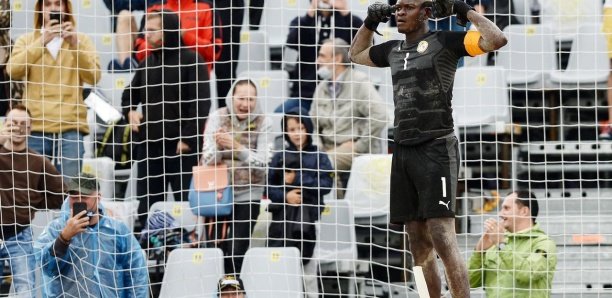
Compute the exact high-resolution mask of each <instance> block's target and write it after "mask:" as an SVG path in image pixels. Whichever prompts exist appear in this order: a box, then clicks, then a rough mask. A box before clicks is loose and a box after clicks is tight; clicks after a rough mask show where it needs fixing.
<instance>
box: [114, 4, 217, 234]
mask: <svg viewBox="0 0 612 298" xmlns="http://www.w3.org/2000/svg"><path fill="white" fill-rule="evenodd" d="M178 29H179V19H178V16H177V15H176V14H175V13H173V12H171V11H167V10H162V11H152V12H150V13H148V14H147V15H146V22H145V30H146V37H147V40H148V44H149V45H151V46H153V47H154V49H153V50H152V53H151V55H150V56H149V57H147V59H146V60H145V61H143V62H142V63H140V66H139V69H138V70H137V71H136V74H135V75H134V78H133V79H132V83H131V84H130V86H129V87H128V88H127V89H126V90H125V91H124V92H123V96H122V98H121V101H122V105H123V113H124V115H125V117H126V119H129V123H130V125H131V127H132V131H133V132H134V133H137V138H138V139H139V140H140V142H138V144H137V145H136V160H138V182H137V186H136V189H137V190H136V192H137V195H138V198H139V199H140V206H139V208H138V213H139V214H140V223H141V224H142V226H144V225H145V224H146V219H147V218H146V214H147V212H148V211H149V207H150V206H151V205H152V204H153V203H155V202H159V201H164V194H165V193H166V188H167V185H168V183H170V184H171V185H172V190H173V192H174V197H175V198H176V199H177V200H183V201H185V200H187V195H188V192H189V184H190V182H191V172H192V167H193V166H194V165H197V163H198V154H199V148H198V146H199V144H201V138H199V134H201V132H202V131H203V129H204V122H205V120H206V116H207V115H208V112H209V110H210V89H209V82H208V81H209V77H208V72H207V71H206V69H205V67H204V64H203V61H202V59H201V57H199V56H198V55H197V54H196V53H195V52H194V51H191V50H189V49H187V48H183V47H181V32H180V31H179V30H178ZM139 104H142V113H141V112H139V111H137V108H138V105H139Z"/></svg>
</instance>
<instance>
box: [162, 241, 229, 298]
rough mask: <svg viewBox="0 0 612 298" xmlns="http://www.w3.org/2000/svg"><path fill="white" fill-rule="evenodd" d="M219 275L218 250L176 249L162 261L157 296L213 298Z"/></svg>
mask: <svg viewBox="0 0 612 298" xmlns="http://www.w3.org/2000/svg"><path fill="white" fill-rule="evenodd" d="M222 276H223V251H221V249H218V248H176V249H174V250H173V251H172V252H170V256H169V257H168V260H167V262H166V269H165V273H164V279H163V282H162V286H161V291H160V294H159V297H160V298H166V297H217V282H218V281H219V279H220V278H221V277H222Z"/></svg>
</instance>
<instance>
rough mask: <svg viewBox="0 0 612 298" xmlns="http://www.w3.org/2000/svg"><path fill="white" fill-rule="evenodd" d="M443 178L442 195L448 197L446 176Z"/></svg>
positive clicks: (441, 178)
mask: <svg viewBox="0 0 612 298" xmlns="http://www.w3.org/2000/svg"><path fill="white" fill-rule="evenodd" d="M440 180H442V197H443V198H446V177H440Z"/></svg>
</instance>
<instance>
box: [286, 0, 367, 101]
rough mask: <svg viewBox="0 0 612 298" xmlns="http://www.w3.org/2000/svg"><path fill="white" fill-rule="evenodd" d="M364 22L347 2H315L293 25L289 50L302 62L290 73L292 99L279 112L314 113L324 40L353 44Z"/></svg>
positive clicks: (343, 0)
mask: <svg viewBox="0 0 612 298" xmlns="http://www.w3.org/2000/svg"><path fill="white" fill-rule="evenodd" d="M362 23H363V21H362V20H361V19H360V18H359V17H357V16H353V15H352V14H351V12H350V10H349V8H348V6H347V0H335V1H331V0H320V1H317V0H312V1H311V4H310V8H309V9H308V12H306V15H304V16H302V17H296V18H295V19H293V20H292V21H291V24H290V25H289V36H288V37H287V47H288V48H290V49H293V50H296V51H297V52H298V57H299V58H298V63H297V66H296V67H295V69H293V70H292V71H290V72H289V78H290V80H292V86H291V94H290V95H289V96H290V97H291V99H289V100H288V101H286V102H285V103H284V104H283V105H282V106H280V107H278V108H277V110H276V112H277V113H284V112H285V111H290V110H292V108H294V107H300V108H304V109H306V110H307V111H310V105H311V104H312V96H313V94H314V92H315V88H316V86H317V66H316V64H315V61H316V59H317V53H318V51H319V48H320V46H321V44H322V43H323V41H324V40H326V39H329V38H339V39H342V40H344V41H345V42H347V43H350V42H351V40H353V37H355V34H357V30H358V29H359V27H361V24H362Z"/></svg>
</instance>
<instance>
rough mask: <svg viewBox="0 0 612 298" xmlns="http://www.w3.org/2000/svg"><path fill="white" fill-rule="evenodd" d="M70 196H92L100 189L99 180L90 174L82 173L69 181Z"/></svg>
mask: <svg viewBox="0 0 612 298" xmlns="http://www.w3.org/2000/svg"><path fill="white" fill-rule="evenodd" d="M67 184H68V194H83V195H90V194H92V193H94V192H96V191H98V190H99V189H100V185H98V179H97V178H96V177H95V176H93V175H92V174H89V173H81V174H80V175H79V176H78V177H74V178H72V179H70V181H68V183H67Z"/></svg>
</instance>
